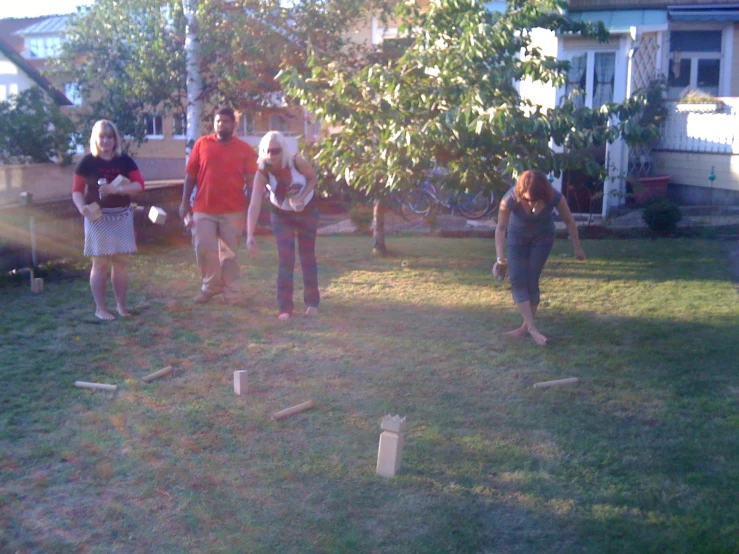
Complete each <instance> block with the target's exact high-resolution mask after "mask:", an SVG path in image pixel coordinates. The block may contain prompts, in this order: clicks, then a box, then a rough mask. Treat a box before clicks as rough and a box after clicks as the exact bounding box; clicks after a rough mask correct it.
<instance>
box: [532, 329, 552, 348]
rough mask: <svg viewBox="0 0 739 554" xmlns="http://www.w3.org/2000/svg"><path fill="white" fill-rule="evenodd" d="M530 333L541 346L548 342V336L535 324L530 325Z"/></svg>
mask: <svg viewBox="0 0 739 554" xmlns="http://www.w3.org/2000/svg"><path fill="white" fill-rule="evenodd" d="M528 333H529V335H531V338H532V339H534V342H535V343H536V344H538V345H540V346H544V345H545V344H546V343H547V340H548V339H547V338H546V337H545V336H544V335H542V334H541V333H540V332H539V330H538V329H537V328H536V327H534V326H533V325H532V326H531V327H529V329H528Z"/></svg>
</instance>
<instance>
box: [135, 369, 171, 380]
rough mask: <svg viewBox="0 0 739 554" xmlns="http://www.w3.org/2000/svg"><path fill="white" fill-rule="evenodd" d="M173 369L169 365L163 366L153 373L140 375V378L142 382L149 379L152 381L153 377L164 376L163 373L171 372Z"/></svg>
mask: <svg viewBox="0 0 739 554" xmlns="http://www.w3.org/2000/svg"><path fill="white" fill-rule="evenodd" d="M173 372H174V369H173V368H172V366H171V365H168V366H167V367H165V368H162V369H160V370H159V371H155V372H154V373H150V374H149V375H147V376H145V377H142V378H141V380H142V381H143V382H144V383H149V382H150V381H153V380H154V379H158V378H159V377H164V376H165V375H169V374H170V373H173Z"/></svg>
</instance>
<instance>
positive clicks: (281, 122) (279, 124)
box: [269, 114, 288, 132]
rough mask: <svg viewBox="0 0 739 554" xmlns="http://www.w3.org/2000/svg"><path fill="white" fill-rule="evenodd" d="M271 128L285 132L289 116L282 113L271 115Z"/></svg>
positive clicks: (271, 129)
mask: <svg viewBox="0 0 739 554" xmlns="http://www.w3.org/2000/svg"><path fill="white" fill-rule="evenodd" d="M269 130H270V131H280V132H284V131H287V130H288V125H287V118H286V117H284V116H282V115H280V114H272V115H270V116H269Z"/></svg>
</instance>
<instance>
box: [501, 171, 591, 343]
mask: <svg viewBox="0 0 739 554" xmlns="http://www.w3.org/2000/svg"><path fill="white" fill-rule="evenodd" d="M555 208H556V209H557V211H558V212H559V215H560V217H561V218H562V220H563V221H564V222H565V223H566V224H567V230H568V231H569V233H570V238H571V239H572V246H573V247H574V248H575V257H576V258H577V259H578V260H584V259H585V252H583V250H582V248H581V247H580V237H579V236H578V234H577V225H576V224H575V220H574V218H573V217H572V213H571V212H570V208H569V207H568V206H567V201H566V200H565V199H564V198H563V197H562V194H561V193H560V192H559V191H556V190H554V189H553V188H552V185H551V184H550V183H549V181H548V180H547V176H546V175H544V174H543V173H542V172H541V171H534V170H528V171H524V172H523V173H522V174H521V176H520V177H519V178H518V181H516V186H515V187H514V188H513V189H511V190H509V191H508V192H507V193H506V195H505V196H504V197H503V199H502V200H501V202H500V209H499V211H498V223H497V226H496V227H495V251H496V255H497V260H496V262H495V265H494V266H493V275H495V276H496V277H498V276H499V275H504V272H505V269H504V268H505V267H506V266H507V265H508V266H509V272H510V276H511V291H512V293H513V301H514V302H515V303H516V306H518V309H519V310H520V311H521V315H522V316H523V325H521V327H519V328H518V329H515V330H513V331H509V332H507V333H506V336H509V337H513V338H521V337H525V336H526V335H527V334H529V335H531V338H532V339H534V341H535V342H536V343H537V344H540V345H545V344H546V343H547V338H546V337H545V336H544V335H542V334H541V333H540V332H539V330H538V329H537V328H536V326H535V325H534V315H536V308H537V307H538V306H539V276H540V275H541V270H542V269H543V267H544V264H545V263H546V261H547V258H548V257H549V252H551V250H552V245H553V244H554V216H553V214H552V212H553V210H554V209H555ZM504 251H507V252H508V257H507V258H506V256H505V255H504Z"/></svg>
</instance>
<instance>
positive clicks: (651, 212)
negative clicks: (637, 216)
mask: <svg viewBox="0 0 739 554" xmlns="http://www.w3.org/2000/svg"><path fill="white" fill-rule="evenodd" d="M682 218H683V214H682V213H681V212H680V208H678V207H677V205H675V203H674V202H670V201H669V200H658V201H656V202H653V203H651V204H649V205H648V206H647V207H646V208H644V213H642V219H644V223H646V224H647V227H649V230H650V231H652V232H653V233H656V234H658V235H669V234H671V233H674V232H675V230H676V229H677V224H678V223H679V222H680V220H681V219H682Z"/></svg>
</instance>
